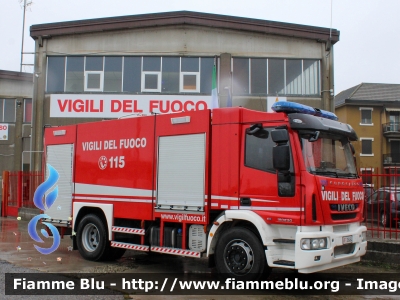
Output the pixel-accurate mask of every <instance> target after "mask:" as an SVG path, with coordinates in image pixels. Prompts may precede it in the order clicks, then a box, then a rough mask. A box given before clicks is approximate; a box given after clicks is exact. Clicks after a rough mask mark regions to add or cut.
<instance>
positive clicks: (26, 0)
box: [19, 0, 33, 72]
mask: <svg viewBox="0 0 400 300" xmlns="http://www.w3.org/2000/svg"><path fill="white" fill-rule="evenodd" d="M22 1H24V4H23V6H22V9H23V10H24V13H23V18H22V41H21V63H20V66H19V71H20V72H22V65H32V66H33V64H23V63H22V60H23V55H24V33H25V12H26V8H27V7H29V6H31V5H32V4H33V2H32V0H19V3H22Z"/></svg>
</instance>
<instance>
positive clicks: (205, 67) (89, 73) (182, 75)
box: [46, 56, 248, 95]
mask: <svg viewBox="0 0 400 300" xmlns="http://www.w3.org/2000/svg"><path fill="white" fill-rule="evenodd" d="M47 62H48V64H47V79H46V84H47V85H46V92H48V93H57V92H58V93H62V92H67V93H82V92H109V93H121V92H124V93H142V92H153V93H161V92H163V93H171V94H178V93H202V94H208V95H209V94H210V92H211V84H212V69H213V66H214V57H179V56H165V57H160V56H143V57H142V56H69V57H59V56H49V57H48V58H47ZM247 73H248V72H247ZM247 80H248V79H247ZM247 88H248V87H247Z"/></svg>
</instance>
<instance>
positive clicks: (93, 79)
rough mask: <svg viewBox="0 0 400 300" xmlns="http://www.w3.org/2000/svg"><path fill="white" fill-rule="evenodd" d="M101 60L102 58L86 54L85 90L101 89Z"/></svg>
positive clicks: (98, 90) (100, 90) (97, 90)
mask: <svg viewBox="0 0 400 300" xmlns="http://www.w3.org/2000/svg"><path fill="white" fill-rule="evenodd" d="M103 60H104V58H103V57H102V56H101V57H95V56H87V57H86V63H85V92H92V91H96V92H102V91H103V75H104V74H103V73H104V72H103Z"/></svg>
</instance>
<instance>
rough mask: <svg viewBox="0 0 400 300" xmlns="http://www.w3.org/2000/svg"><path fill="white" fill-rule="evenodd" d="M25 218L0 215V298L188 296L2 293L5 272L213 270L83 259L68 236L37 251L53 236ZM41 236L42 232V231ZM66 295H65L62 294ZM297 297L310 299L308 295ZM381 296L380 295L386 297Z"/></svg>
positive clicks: (186, 261)
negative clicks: (35, 233)
mask: <svg viewBox="0 0 400 300" xmlns="http://www.w3.org/2000/svg"><path fill="white" fill-rule="evenodd" d="M27 229H28V220H23V219H21V220H17V219H15V218H0V299H70V298H71V297H74V298H78V299H81V298H82V299H130V298H134V299H153V298H154V299H155V298H157V299H187V298H189V297H188V296H167V295H166V296H161V295H160V296H158V295H157V296H155V295H154V296H137V295H131V296H129V295H124V296H122V295H119V296H85V297H83V296H82V297H81V296H51V297H44V296H37V297H36V296H31V297H33V298H28V296H7V297H6V296H4V283H3V282H4V274H5V273H12V272H15V273H27V272H45V273H47V272H48V273H60V274H61V273H90V274H105V273H107V274H109V275H110V276H112V274H113V273H127V274H129V273H171V272H173V273H180V274H182V273H194V274H199V275H200V276H203V277H204V279H205V280H206V279H208V278H209V277H210V274H211V273H213V272H214V271H213V270H212V269H209V268H208V262H207V259H196V258H184V257H179V256H173V255H162V254H147V253H143V252H138V251H127V252H126V253H125V255H124V256H123V257H122V258H121V259H119V260H117V261H111V262H92V261H87V260H84V259H83V258H82V257H81V256H80V254H79V252H78V251H73V250H72V240H71V239H70V236H65V237H64V238H63V239H61V244H60V246H59V248H58V249H57V250H56V251H55V252H53V253H51V254H49V255H42V254H41V253H39V252H38V251H37V250H36V249H35V247H34V244H38V245H39V246H41V247H43V248H46V247H50V246H51V244H52V238H48V239H45V238H43V240H45V242H44V243H43V244H39V243H37V242H35V241H33V240H32V239H31V237H30V236H29V234H28V230H27ZM41 237H42V235H41ZM273 272H283V273H285V272H286V273H288V274H293V271H291V270H283V269H275V270H274V271H273ZM386 272H398V271H397V270H391V269H385V268H382V267H375V266H371V265H368V264H352V265H349V266H346V267H341V268H336V269H333V270H330V273H338V274H341V273H386ZM35 297H36V298H35ZM64 297H65V298H64ZM294 297H296V298H298V297H299V296H279V297H277V296H246V298H248V299H277V298H279V299H292V298H293V299H294ZM311 297H312V298H316V299H328V298H329V299H359V298H364V299H378V298H380V297H378V296H374V297H371V296H311ZM242 298H243V296H190V299H229V300H231V299H242ZM300 298H304V299H306V298H307V299H309V298H310V296H302V297H300ZM387 298H388V296H384V297H382V298H380V299H387Z"/></svg>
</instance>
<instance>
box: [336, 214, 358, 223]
mask: <svg viewBox="0 0 400 300" xmlns="http://www.w3.org/2000/svg"><path fill="white" fill-rule="evenodd" d="M331 216H332V220H334V221H337V220H349V219H355V218H356V217H357V214H356V213H350V214H331Z"/></svg>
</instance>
